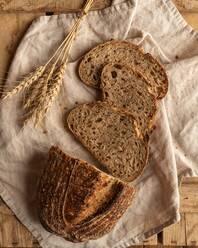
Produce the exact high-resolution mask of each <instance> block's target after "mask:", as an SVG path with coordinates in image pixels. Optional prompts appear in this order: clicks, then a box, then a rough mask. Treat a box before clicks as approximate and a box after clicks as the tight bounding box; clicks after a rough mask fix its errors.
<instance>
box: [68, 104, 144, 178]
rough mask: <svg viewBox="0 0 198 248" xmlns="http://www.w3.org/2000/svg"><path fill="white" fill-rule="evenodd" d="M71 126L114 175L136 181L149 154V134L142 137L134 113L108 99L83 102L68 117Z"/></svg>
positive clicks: (76, 134) (77, 136)
mask: <svg viewBox="0 0 198 248" xmlns="http://www.w3.org/2000/svg"><path fill="white" fill-rule="evenodd" d="M67 122H68V126H69V129H70V130H71V131H72V133H73V134H74V135H75V136H76V138H77V139H78V140H79V141H80V142H81V143H82V144H83V145H84V146H85V147H86V148H87V149H88V150H89V151H90V152H91V153H92V154H93V155H94V156H95V157H96V159H98V161H100V162H101V163H102V164H103V165H104V166H105V167H106V168H107V170H108V172H109V173H111V174H112V175H113V176H115V177H118V178H120V179H122V180H124V181H133V180H134V179H135V178H137V177H138V176H139V175H140V174H141V172H142V171H143V169H144V167H145V165H146V163H147V158H148V136H147V135H146V136H145V137H142V136H141V134H140V131H139V128H138V126H137V123H136V121H135V120H134V118H133V116H131V115H129V114H126V113H124V112H122V111H118V109H117V108H115V107H113V106H111V105H110V104H109V103H106V102H97V103H90V104H82V105H79V106H78V107H76V108H75V109H73V110H72V111H71V112H70V114H69V115H68V118H67Z"/></svg>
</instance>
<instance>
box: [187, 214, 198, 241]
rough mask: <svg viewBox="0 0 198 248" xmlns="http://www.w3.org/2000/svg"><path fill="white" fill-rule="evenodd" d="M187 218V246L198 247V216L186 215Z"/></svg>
mask: <svg viewBox="0 0 198 248" xmlns="http://www.w3.org/2000/svg"><path fill="white" fill-rule="evenodd" d="M185 217H186V239H187V245H189V246H198V214H197V213H186V214H185Z"/></svg>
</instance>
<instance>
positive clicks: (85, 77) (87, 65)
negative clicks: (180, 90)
mask: <svg viewBox="0 0 198 248" xmlns="http://www.w3.org/2000/svg"><path fill="white" fill-rule="evenodd" d="M111 62H115V63H127V64H130V65H131V66H132V67H134V68H135V69H137V70H138V71H140V72H141V73H142V74H143V75H144V76H145V77H146V78H147V79H148V83H149V86H150V91H151V92H152V93H153V94H154V96H155V97H156V98H157V99H161V98H163V97H164V96H165V95H166V93H167V90H168V79H167V75H166V72H165V70H164V68H163V66H162V65H161V64H160V63H159V62H158V61H157V60H156V59H154V58H153V57H152V56H151V55H150V54H148V53H147V54H144V53H143V51H142V50H141V49H140V48H139V47H138V46H137V45H135V44H133V43H131V42H127V41H119V40H112V41H108V42H105V43H103V44H100V45H98V46H96V47H95V48H93V49H92V50H91V51H89V52H88V53H87V54H86V55H85V56H84V58H83V59H82V61H81V63H80V66H79V76H80V78H81V80H82V81H83V82H84V83H85V84H87V85H89V86H92V87H96V88H100V83H101V81H100V76H101V73H102V69H103V67H104V66H105V65H107V64H108V63H111Z"/></svg>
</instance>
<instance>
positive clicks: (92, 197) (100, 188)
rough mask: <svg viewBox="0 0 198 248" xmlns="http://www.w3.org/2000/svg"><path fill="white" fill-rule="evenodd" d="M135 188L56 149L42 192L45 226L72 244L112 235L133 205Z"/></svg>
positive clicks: (53, 149)
mask: <svg viewBox="0 0 198 248" xmlns="http://www.w3.org/2000/svg"><path fill="white" fill-rule="evenodd" d="M134 192H135V191H134V188H132V187H130V186H128V185H127V184H126V183H124V182H122V181H120V180H118V179H116V178H113V177H112V176H109V175H107V174H106V173H104V172H102V171H100V170H99V169H97V168H96V167H95V166H93V165H90V164H89V163H87V162H85V161H82V160H79V159H75V158H72V157H70V156H68V155H66V154H64V153H63V152H62V151H61V150H60V149H59V148H57V147H52V148H51V149H50V152H49V158H48V161H47V164H46V167H45V169H44V172H43V174H42V176H41V179H40V185H39V190H38V202H39V215H40V219H41V223H42V224H43V226H44V227H45V228H46V229H47V230H48V231H51V232H53V233H55V234H57V235H60V236H62V237H64V238H65V239H67V240H70V241H72V242H82V241H87V240H90V239H97V238H99V237H101V236H103V235H105V234H106V233H108V232H110V231H111V230H112V229H113V227H114V226H115V225H116V223H117V221H118V220H119V218H120V217H121V216H122V215H123V214H124V212H125V211H126V210H127V208H128V207H129V205H130V204H131V201H132V198H133V196H134Z"/></svg>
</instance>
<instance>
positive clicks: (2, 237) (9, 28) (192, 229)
mask: <svg viewBox="0 0 198 248" xmlns="http://www.w3.org/2000/svg"><path fill="white" fill-rule="evenodd" d="M110 2H111V1H110V0H96V3H95V8H103V7H105V6H108V5H109V4H110ZM174 2H175V3H176V4H177V6H178V7H179V9H180V10H182V11H184V12H182V15H183V16H184V18H185V19H186V20H187V22H188V23H189V24H191V26H192V27H193V28H195V29H197V30H198V0H174ZM82 3H83V0H73V1H69V0H59V1H54V0H51V1H50V0H37V1H36V4H35V1H34V0H23V1H22V0H0V12H1V13H6V12H18V11H22V12H33V13H29V14H27V13H20V14H16V13H12V14H1V15H0V32H1V36H0V54H1V56H0V77H5V72H6V71H7V68H8V65H9V63H10V61H11V58H12V56H13V52H14V51H15V49H16V46H17V44H18V43H19V41H20V39H21V37H22V36H23V34H24V32H25V30H26V29H27V27H28V26H29V25H30V23H31V22H32V20H33V19H34V18H35V17H37V16H39V15H40V12H41V11H44V12H47V11H49V12H66V11H73V10H76V9H80V8H81V6H82ZM187 10H189V12H186V11H187ZM195 11H197V13H191V12H195ZM43 14H45V13H43ZM5 23H6V25H5ZM197 190H198V178H190V179H185V181H184V182H183V184H182V187H181V189H180V195H181V212H182V221H181V223H178V224H176V225H174V226H171V227H168V228H166V229H165V230H164V232H163V233H162V242H163V244H164V245H170V246H169V248H171V247H177V248H179V246H176V245H180V246H183V245H185V244H187V245H189V246H195V245H198V226H197V223H198V193H197ZM157 243H158V240H157V235H154V236H153V237H151V238H150V239H148V240H147V241H145V242H143V244H142V245H140V246H137V247H138V248H143V247H144V248H149V247H150V246H151V245H155V248H157V247H159V248H160V247H161V246H156V245H157ZM0 247H1V248H2V247H4V248H5V247H20V248H25V247H38V243H37V241H36V240H35V239H34V238H33V237H32V235H31V234H30V233H29V232H28V231H27V229H26V228H25V227H24V226H23V225H22V224H20V222H19V221H18V220H17V219H16V217H15V216H14V215H13V213H12V211H11V210H10V209H9V208H8V207H7V206H6V205H5V204H4V203H3V201H2V200H0ZM133 248H136V246H133ZM163 248H165V246H163Z"/></svg>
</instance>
